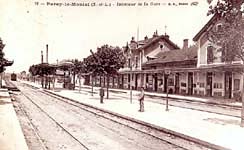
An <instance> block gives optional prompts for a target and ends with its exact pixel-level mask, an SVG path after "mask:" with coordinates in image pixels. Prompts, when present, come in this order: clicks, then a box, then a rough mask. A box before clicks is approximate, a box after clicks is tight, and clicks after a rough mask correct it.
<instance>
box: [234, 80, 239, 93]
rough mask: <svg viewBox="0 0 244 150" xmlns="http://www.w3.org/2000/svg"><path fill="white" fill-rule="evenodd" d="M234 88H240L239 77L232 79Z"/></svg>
mask: <svg viewBox="0 0 244 150" xmlns="http://www.w3.org/2000/svg"><path fill="white" fill-rule="evenodd" d="M234 90H235V91H236V90H240V79H234Z"/></svg>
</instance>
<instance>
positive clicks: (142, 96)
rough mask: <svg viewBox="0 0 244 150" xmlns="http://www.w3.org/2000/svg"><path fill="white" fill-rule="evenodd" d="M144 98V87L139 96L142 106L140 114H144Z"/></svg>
mask: <svg viewBox="0 0 244 150" xmlns="http://www.w3.org/2000/svg"><path fill="white" fill-rule="evenodd" d="M144 97H145V93H144V87H141V93H140V95H139V99H138V100H139V104H140V109H139V112H144Z"/></svg>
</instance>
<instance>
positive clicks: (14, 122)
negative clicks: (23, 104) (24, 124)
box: [0, 88, 28, 150]
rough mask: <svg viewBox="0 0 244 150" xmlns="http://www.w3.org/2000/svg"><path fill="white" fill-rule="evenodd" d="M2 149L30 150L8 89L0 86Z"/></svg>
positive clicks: (0, 147) (0, 139) (0, 141)
mask: <svg viewBox="0 0 244 150" xmlns="http://www.w3.org/2000/svg"><path fill="white" fill-rule="evenodd" d="M0 150H28V146H27V143H26V141H25V137H24V134H23V132H22V129H21V126H20V123H19V120H18V118H17V115H16V113H15V110H14V107H13V104H12V101H11V98H10V95H9V93H8V90H7V89H3V88H0Z"/></svg>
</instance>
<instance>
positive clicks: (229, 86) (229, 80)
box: [225, 72, 232, 98]
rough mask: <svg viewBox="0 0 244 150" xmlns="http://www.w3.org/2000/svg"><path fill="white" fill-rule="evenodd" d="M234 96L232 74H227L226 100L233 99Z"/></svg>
mask: <svg viewBox="0 0 244 150" xmlns="http://www.w3.org/2000/svg"><path fill="white" fill-rule="evenodd" d="M231 95H232V73H231V72H225V98H231Z"/></svg>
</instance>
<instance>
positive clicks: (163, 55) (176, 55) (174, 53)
mask: <svg viewBox="0 0 244 150" xmlns="http://www.w3.org/2000/svg"><path fill="white" fill-rule="evenodd" d="M156 57H157V58H156V59H154V60H151V61H148V62H146V63H145V65H149V64H159V63H168V62H179V61H186V60H196V59H197V46H196V45H194V46H191V47H189V48H187V49H178V50H170V51H166V52H160V53H158V55H156Z"/></svg>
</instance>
